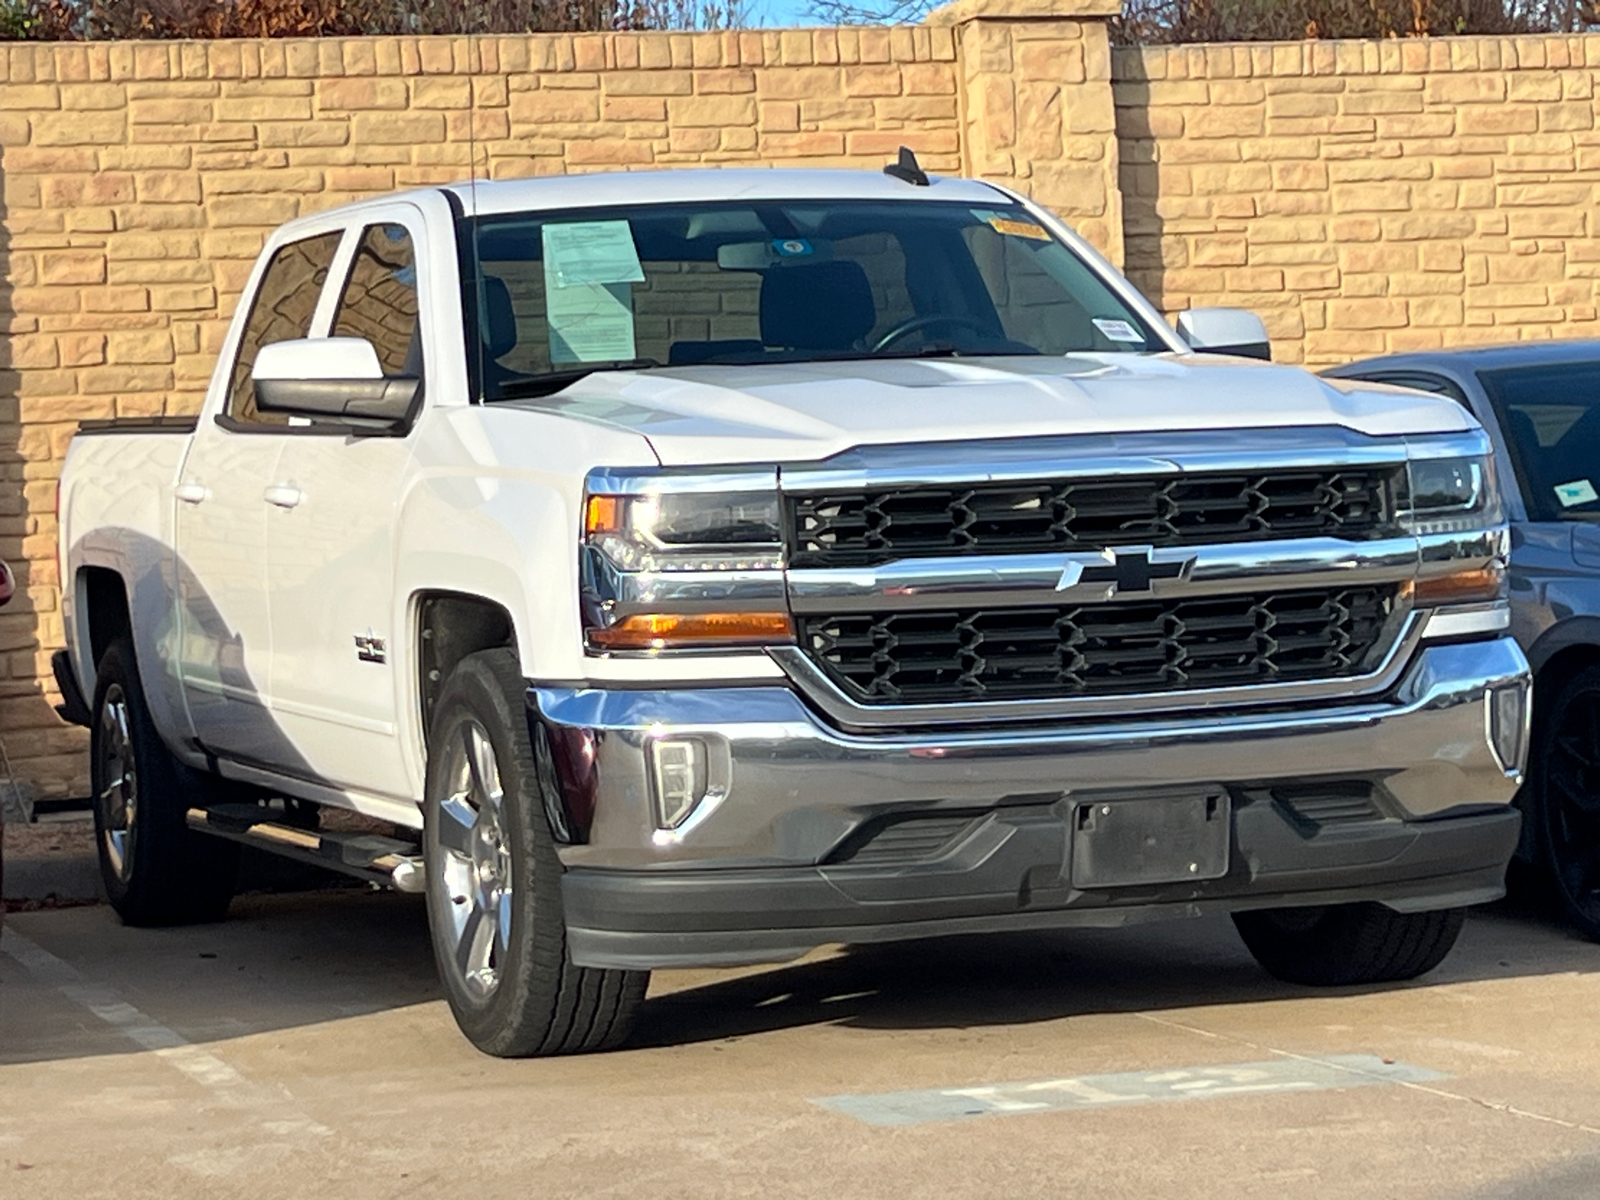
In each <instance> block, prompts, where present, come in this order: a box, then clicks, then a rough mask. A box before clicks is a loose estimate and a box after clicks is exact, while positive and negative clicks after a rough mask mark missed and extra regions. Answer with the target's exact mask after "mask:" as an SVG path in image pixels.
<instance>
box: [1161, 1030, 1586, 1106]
mask: <svg viewBox="0 0 1600 1200" xmlns="http://www.w3.org/2000/svg"><path fill="white" fill-rule="evenodd" d="M1131 1015H1133V1016H1135V1017H1138V1018H1139V1019H1140V1020H1144V1021H1149V1022H1150V1023H1151V1024H1154V1025H1165V1026H1166V1027H1167V1028H1169V1029H1181V1030H1183V1031H1184V1032H1185V1033H1192V1034H1195V1035H1196V1036H1198V1037H1203V1038H1210V1039H1212V1040H1214V1041H1223V1042H1231V1043H1233V1044H1234V1045H1236V1046H1243V1047H1246V1048H1248V1049H1251V1050H1256V1051H1260V1052H1263V1053H1266V1054H1274V1055H1277V1056H1278V1057H1280V1058H1285V1059H1293V1060H1296V1061H1301V1062H1333V1061H1335V1060H1334V1059H1319V1058H1312V1057H1311V1056H1309V1055H1304V1054H1296V1053H1295V1052H1294V1051H1292V1050H1280V1049H1279V1048H1278V1047H1276V1046H1268V1045H1265V1044H1263V1043H1261V1042H1253V1041H1251V1040H1250V1039H1249V1038H1243V1037H1239V1036H1238V1035H1237V1034H1228V1033H1217V1032H1216V1031H1214V1030H1211V1029H1201V1028H1200V1027H1199V1026H1198V1025H1185V1024H1184V1023H1183V1022H1182V1021H1174V1020H1172V1019H1171V1018H1169V1017H1158V1016H1156V1015H1155V1014H1154V1013H1147V1012H1136V1013H1133V1014H1131ZM1439 1078H1440V1079H1443V1078H1446V1077H1445V1076H1439ZM1395 1082H1396V1083H1397V1084H1399V1086H1401V1087H1404V1088H1410V1089H1411V1090H1413V1091H1418V1092H1426V1093H1427V1094H1428V1095H1430V1096H1437V1097H1438V1098H1439V1099H1441V1100H1456V1101H1460V1102H1461V1103H1464V1104H1475V1105H1477V1106H1478V1107H1479V1108H1486V1109H1488V1110H1489V1111H1490V1112H1497V1113H1504V1114H1505V1115H1507V1116H1511V1117H1520V1118H1522V1119H1523V1120H1527V1121H1538V1122H1540V1123H1542V1124H1546V1125H1558V1126H1560V1127H1561V1128H1562V1129H1571V1130H1574V1131H1576V1132H1578V1133H1593V1134H1600V1128H1597V1127H1595V1126H1593V1125H1585V1124H1583V1123H1582V1122H1581V1121H1568V1120H1566V1119H1565V1118H1564V1117H1553V1116H1551V1115H1550V1114H1549V1113H1541V1112H1534V1111H1533V1110H1532V1109H1527V1108H1519V1107H1518V1106H1516V1105H1514V1104H1504V1103H1501V1102H1500V1101H1497V1100H1485V1099H1483V1098H1482V1097H1479V1096H1468V1095H1464V1094H1462V1093H1461V1092H1452V1091H1451V1090H1450V1089H1449V1088H1442V1087H1438V1086H1436V1085H1435V1084H1433V1083H1427V1082H1422V1081H1420V1080H1405V1079H1401V1080H1396V1081H1395Z"/></svg>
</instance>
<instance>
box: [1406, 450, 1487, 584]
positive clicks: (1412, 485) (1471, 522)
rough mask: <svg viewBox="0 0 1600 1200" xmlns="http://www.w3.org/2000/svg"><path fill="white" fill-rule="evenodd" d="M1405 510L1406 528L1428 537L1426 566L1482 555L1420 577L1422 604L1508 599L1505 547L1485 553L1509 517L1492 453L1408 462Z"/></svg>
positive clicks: (1425, 548) (1416, 459)
mask: <svg viewBox="0 0 1600 1200" xmlns="http://www.w3.org/2000/svg"><path fill="white" fill-rule="evenodd" d="M1402 513H1403V516H1404V521H1405V526H1406V529H1407V530H1408V531H1409V532H1411V533H1413V534H1415V535H1417V537H1419V538H1421V539H1423V540H1424V543H1425V544H1424V553H1423V557H1424V560H1425V565H1426V564H1427V563H1428V562H1429V561H1431V563H1432V565H1434V566H1437V565H1438V562H1439V560H1440V559H1444V560H1447V561H1448V560H1451V559H1458V558H1459V559H1467V560H1473V559H1475V560H1476V561H1468V562H1461V563H1459V565H1455V569H1452V570H1448V571H1445V572H1442V573H1437V574H1433V573H1425V574H1424V575H1423V576H1422V577H1420V578H1419V579H1418V580H1417V581H1416V590H1415V592H1414V593H1413V597H1412V598H1413V600H1414V601H1415V603H1416V604H1418V605H1419V606H1421V605H1427V606H1437V605H1451V604H1475V603H1482V602H1483V601H1486V600H1487V601H1494V600H1500V599H1503V598H1504V596H1505V586H1506V568H1505V560H1504V558H1503V557H1502V555H1503V553H1504V550H1503V546H1501V545H1498V544H1496V545H1495V548H1494V549H1490V550H1489V552H1488V554H1487V555H1485V553H1484V551H1485V545H1484V538H1485V535H1486V533H1491V534H1492V532H1493V531H1494V530H1495V528H1496V527H1497V526H1500V527H1502V530H1503V525H1504V521H1505V514H1504V512H1503V510H1502V506H1501V502H1500V489H1499V486H1498V485H1497V483H1496V480H1495V471H1494V459H1493V457H1492V456H1490V455H1487V454H1464V455H1448V456H1441V457H1438V458H1430V457H1426V456H1421V457H1416V458H1412V459H1411V460H1410V461H1409V462H1407V463H1406V495H1405V496H1404V498H1403V500H1402ZM1493 540H1494V539H1492V538H1491V541H1493ZM1486 559H1487V561H1486ZM1453 565H1454V564H1453Z"/></svg>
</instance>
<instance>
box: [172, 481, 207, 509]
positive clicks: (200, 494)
mask: <svg viewBox="0 0 1600 1200" xmlns="http://www.w3.org/2000/svg"><path fill="white" fill-rule="evenodd" d="M173 494H174V495H175V496H177V497H178V499H179V500H182V501H183V502H184V503H185V504H204V503H205V502H206V501H207V500H209V499H210V498H211V489H210V488H208V487H206V486H205V484H203V483H194V482H189V483H180V484H179V485H178V486H177V487H176V488H175V489H173Z"/></svg>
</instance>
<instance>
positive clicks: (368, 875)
mask: <svg viewBox="0 0 1600 1200" xmlns="http://www.w3.org/2000/svg"><path fill="white" fill-rule="evenodd" d="M271 816H272V814H270V813H267V812H264V811H263V810H262V809H260V808H257V807H256V806H255V805H253V804H219V805H217V806H216V807H214V808H191V809H190V810H189V814H188V821H189V828H190V829H193V830H196V831H198V832H200V833H207V834H210V835H212V836H213V837H220V838H227V839H228V840H229V841H230V842H241V843H243V844H244V845H246V846H256V847H258V848H260V849H262V850H266V851H269V852H270V853H273V854H281V855H283V856H284V857H285V858H293V859H296V860H298V861H300V862H306V863H311V864H312V865H313V866H318V867H326V868H327V869H328V870H330V871H342V872H343V873H344V874H346V875H354V876H355V877H356V878H357V879H365V880H367V881H368V882H370V883H376V884H381V885H385V886H388V887H392V888H394V889H395V891H397V892H420V891H422V888H423V875H422V854H421V848H420V847H419V846H418V845H417V844H416V843H415V842H402V841H398V840H396V839H395V838H386V837H379V836H378V835H376V834H371V833H329V832H325V831H319V830H311V829H296V828H295V827H294V826H292V825H280V824H278V823H276V822H274V821H272V820H271V819H270V817H271Z"/></svg>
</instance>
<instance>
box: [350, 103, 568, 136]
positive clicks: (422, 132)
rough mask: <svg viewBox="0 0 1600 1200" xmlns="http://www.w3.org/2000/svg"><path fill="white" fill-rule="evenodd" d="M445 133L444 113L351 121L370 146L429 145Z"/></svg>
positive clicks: (372, 116) (361, 116)
mask: <svg viewBox="0 0 1600 1200" xmlns="http://www.w3.org/2000/svg"><path fill="white" fill-rule="evenodd" d="M534 94H535V95H539V94H540V93H534ZM444 133H445V123H444V116H443V114H441V113H376V112H361V113H356V114H355V115H354V116H353V117H351V118H350V134H351V136H352V137H353V138H354V139H355V140H356V142H357V143H365V144H367V145H378V146H383V145H393V146H407V145H410V146H415V145H426V144H428V143H430V142H441V141H443V140H444Z"/></svg>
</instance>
